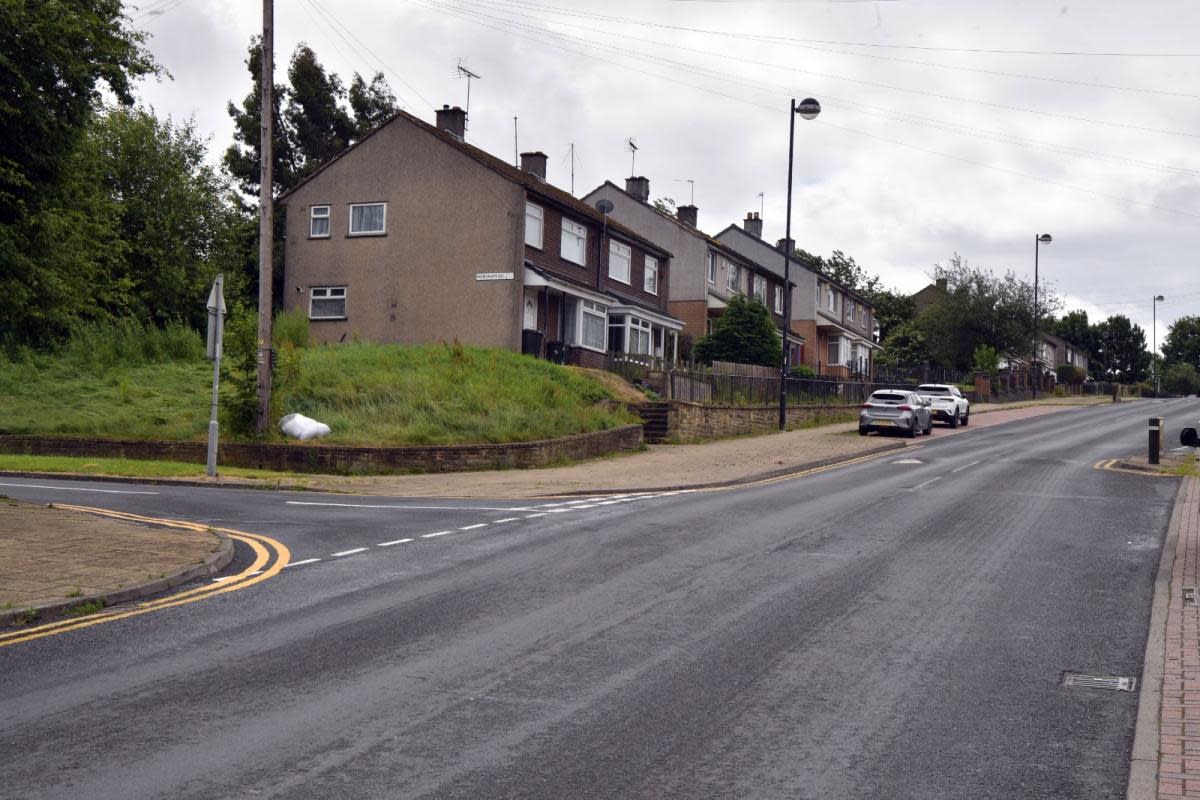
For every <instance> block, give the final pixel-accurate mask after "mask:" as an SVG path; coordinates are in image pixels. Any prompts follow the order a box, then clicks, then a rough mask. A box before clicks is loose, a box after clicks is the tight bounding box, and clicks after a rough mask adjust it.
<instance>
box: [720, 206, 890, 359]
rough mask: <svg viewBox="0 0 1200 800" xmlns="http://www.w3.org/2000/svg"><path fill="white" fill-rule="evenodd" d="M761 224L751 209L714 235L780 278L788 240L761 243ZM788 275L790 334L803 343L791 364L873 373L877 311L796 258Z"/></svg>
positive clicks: (860, 297)
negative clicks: (741, 217)
mask: <svg viewBox="0 0 1200 800" xmlns="http://www.w3.org/2000/svg"><path fill="white" fill-rule="evenodd" d="M762 225H763V222H762V219H761V218H760V217H759V215H758V214H755V213H750V214H747V215H746V220H745V222H744V223H743V226H742V227H738V226H737V225H730V226H729V227H728V228H726V229H725V230H723V231H721V232H720V233H718V234H717V240H718V241H720V242H722V243H723V244H725V245H726V246H727V247H729V248H730V249H732V250H734V251H736V252H738V253H741V254H743V255H744V256H746V257H748V258H751V259H753V260H754V261H755V262H757V263H759V264H762V265H763V266H764V267H766V268H767V269H769V270H770V271H771V272H773V273H774V274H776V275H780V276H782V275H783V272H784V253H785V252H786V250H785V245H786V242H785V241H784V240H782V239H781V240H779V241H778V242H776V243H775V245H773V246H772V245H770V244H768V243H767V242H765V241H763V238H762ZM793 249H794V248H793ZM789 277H790V279H791V281H792V332H793V334H795V335H796V336H797V337H799V338H801V339H802V340H803V342H804V344H803V345H802V346H801V348H800V351H799V352H798V353H795V354H794V355H795V356H796V357H795V358H794V359H793V360H792V362H791V363H793V364H806V365H807V366H809V367H811V368H812V369H813V371H815V372H816V373H817V374H818V375H831V376H835V377H839V378H847V377H854V376H861V375H871V374H872V366H873V364H874V352H875V351H876V350H878V349H879V345H878V344H877V343H876V342H875V309H874V308H873V307H872V306H871V304H870V303H869V302H868V301H867V299H866V298H865V297H863V296H861V295H859V294H857V293H856V292H854V291H852V290H850V289H847V288H846V287H845V286H841V285H840V284H837V283H835V282H833V281H831V280H829V279H828V278H826V277H825V276H823V275H820V274H818V273H816V272H814V271H813V270H811V269H809V268H808V267H806V266H804V265H803V264H798V263H797V262H796V261H795V259H793V260H792V263H791V269H790V272H789Z"/></svg>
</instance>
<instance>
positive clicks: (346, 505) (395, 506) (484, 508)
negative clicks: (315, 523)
mask: <svg viewBox="0 0 1200 800" xmlns="http://www.w3.org/2000/svg"><path fill="white" fill-rule="evenodd" d="M2 485H3V484H0V486H2ZM95 491H101V490H100V489H96V490H95ZM148 494H154V492H149V493H148ZM285 502H286V504H287V505H289V506H327V507H331V508H383V509H391V510H393V511H533V508H532V507H530V508H525V507H523V506H405V505H399V504H397V503H318V502H315V501H310V500H287V501H285Z"/></svg>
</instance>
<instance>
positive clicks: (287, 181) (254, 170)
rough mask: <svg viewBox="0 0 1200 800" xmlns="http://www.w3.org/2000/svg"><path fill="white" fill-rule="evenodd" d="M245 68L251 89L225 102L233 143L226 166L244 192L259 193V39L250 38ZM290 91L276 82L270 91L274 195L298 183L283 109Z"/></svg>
mask: <svg viewBox="0 0 1200 800" xmlns="http://www.w3.org/2000/svg"><path fill="white" fill-rule="evenodd" d="M245 63H246V68H247V69H248V70H250V75H251V78H252V79H253V89H252V90H251V91H250V94H248V95H246V98H245V99H244V100H242V105H241V106H240V107H239V106H235V105H234V104H233V103H232V102H230V103H228V104H227V105H226V107H225V110H226V111H227V112H228V114H229V116H230V117H231V118H232V119H233V144H231V145H230V146H229V149H227V150H226V151H225V158H224V162H225V168H226V169H227V170H229V174H230V175H232V176H233V177H234V179H235V180H236V181H237V183H238V186H239V188H241V190H242V191H243V192H245V193H246V194H247V195H250V196H256V195H258V187H259V182H260V178H261V175H262V157H261V150H262V147H261V141H260V122H261V118H262V113H261V112H262V39H261V37H258V36H255V37H252V38H251V39H250V48H249V53H248V55H247V57H246V62H245ZM289 95H290V92H289V91H288V89H287V87H285V86H282V85H280V84H278V83H277V84H275V87H274V89H273V90H272V94H271V108H272V115H271V183H272V185H273V187H274V193H275V194H276V195H278V194H280V193H282V192H285V191H287V190H288V189H290V188H292V187H293V186H295V185H296V184H297V183H299V178H298V177H297V173H298V170H299V164H298V155H297V152H296V137H295V133H294V131H292V129H291V128H290V127H289V126H288V119H287V117H286V116H285V115H284V113H283V110H284V107H285V104H286V103H287V100H288V97H289Z"/></svg>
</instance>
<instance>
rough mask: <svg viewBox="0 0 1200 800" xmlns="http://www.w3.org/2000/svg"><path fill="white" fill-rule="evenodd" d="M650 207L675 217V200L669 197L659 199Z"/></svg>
mask: <svg viewBox="0 0 1200 800" xmlns="http://www.w3.org/2000/svg"><path fill="white" fill-rule="evenodd" d="M652 205H653V206H654V207H655V208H656V209H658V210H659V211H661V212H662V213H664V214H667V215H669V216H672V217H673V216H675V200H674V198H671V197H660V198H658V199H657V200H655V201H654V202H653V203H652Z"/></svg>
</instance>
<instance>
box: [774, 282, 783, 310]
mask: <svg viewBox="0 0 1200 800" xmlns="http://www.w3.org/2000/svg"><path fill="white" fill-rule="evenodd" d="M775 313H776V314H782V313H783V287H782V286H776V287H775Z"/></svg>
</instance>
